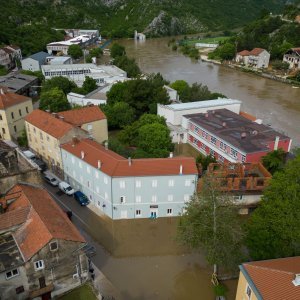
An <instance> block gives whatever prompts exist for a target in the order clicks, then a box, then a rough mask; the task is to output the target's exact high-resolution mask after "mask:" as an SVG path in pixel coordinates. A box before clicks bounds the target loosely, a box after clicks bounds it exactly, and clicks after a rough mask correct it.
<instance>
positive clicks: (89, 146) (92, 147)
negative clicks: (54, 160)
mask: <svg viewBox="0 0 300 300" xmlns="http://www.w3.org/2000/svg"><path fill="white" fill-rule="evenodd" d="M62 148H63V149H64V150H66V151H67V152H69V153H71V154H73V155H74V156H76V157H78V158H81V155H82V153H84V158H83V161H85V162H86V163H88V164H90V165H91V166H93V167H94V168H98V160H100V162H101V167H100V169H101V171H102V172H104V173H106V174H107V175H110V176H112V177H125V176H167V175H177V174H178V175H179V174H180V166H182V174H184V175H192V174H198V171H197V168H196V163H195V159H194V158H192V157H174V158H148V159H132V160H129V159H126V158H124V157H122V156H120V155H118V154H117V153H115V152H113V151H111V150H106V149H105V147H104V146H102V145H100V144H98V143H96V142H94V141H92V140H89V139H83V140H81V141H77V142H75V143H74V142H73V141H72V142H70V143H67V144H64V145H63V146H62Z"/></svg>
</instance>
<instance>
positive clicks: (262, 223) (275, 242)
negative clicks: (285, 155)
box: [246, 155, 300, 260]
mask: <svg viewBox="0 0 300 300" xmlns="http://www.w3.org/2000/svg"><path fill="white" fill-rule="evenodd" d="M299 169H300V155H298V156H297V157H296V158H295V159H293V160H292V161H289V162H288V163H287V165H286V167H285V168H284V169H283V171H281V172H277V173H275V174H274V176H273V178H272V180H271V182H270V185H269V187H268V188H267V189H266V190H265V192H264V195H263V199H262V201H261V203H260V205H259V206H258V208H257V209H256V210H255V211H254V213H253V214H252V215H251V218H250V219H249V221H248V222H247V225H246V243H247V246H248V248H249V251H250V255H251V257H252V258H253V259H254V260H262V259H271V258H279V257H288V256H295V255H300V229H299V219H300V201H299V199H300V172H299Z"/></svg>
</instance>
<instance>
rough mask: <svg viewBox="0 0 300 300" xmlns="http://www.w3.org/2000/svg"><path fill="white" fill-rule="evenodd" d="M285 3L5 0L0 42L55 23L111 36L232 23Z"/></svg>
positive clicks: (215, 27)
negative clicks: (135, 31)
mask: <svg viewBox="0 0 300 300" xmlns="http://www.w3.org/2000/svg"><path fill="white" fill-rule="evenodd" d="M284 3H285V0H246V1H245V0H226V1H224V0H143V1H141V0H84V1H79V0H9V1H4V0H3V1H1V16H2V18H1V22H0V43H8V42H16V43H19V44H20V43H21V44H22V43H23V42H24V41H23V40H26V39H27V38H28V36H29V37H31V38H32V37H35V38H36V39H42V40H43V41H44V40H45V38H43V35H42V34H41V33H43V32H45V31H44V30H46V29H48V30H49V28H51V27H55V28H65V27H72V28H76V27H77V28H78V27H81V28H98V29H100V30H101V32H102V34H103V35H108V36H112V37H125V36H132V35H133V32H134V30H135V29H137V30H138V31H140V32H146V33H147V34H148V35H152V36H160V35H171V34H180V33H193V32H199V31H204V30H220V29H221V30H223V29H231V28H234V27H238V26H241V25H243V24H245V23H247V22H248V21H250V20H253V19H255V18H256V17H257V16H258V15H259V14H260V12H261V11H262V10H263V9H268V10H271V11H273V12H277V11H279V10H280V9H281V8H282V7H283V5H284ZM32 26H34V27H35V28H38V29H36V30H33V29H32V28H31V27H32ZM28 32H30V34H28ZM48 39H49V38H47V40H48ZM27 42H28V41H27ZM29 44H30V42H29ZM28 46H29V45H28Z"/></svg>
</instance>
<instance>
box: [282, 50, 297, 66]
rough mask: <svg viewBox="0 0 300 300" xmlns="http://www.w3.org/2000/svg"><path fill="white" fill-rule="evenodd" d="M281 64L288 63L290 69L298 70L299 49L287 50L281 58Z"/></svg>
mask: <svg viewBox="0 0 300 300" xmlns="http://www.w3.org/2000/svg"><path fill="white" fill-rule="evenodd" d="M283 62H286V63H288V64H289V68H290V69H300V47H299V48H292V49H290V50H288V51H287V52H286V53H285V54H284V56H283Z"/></svg>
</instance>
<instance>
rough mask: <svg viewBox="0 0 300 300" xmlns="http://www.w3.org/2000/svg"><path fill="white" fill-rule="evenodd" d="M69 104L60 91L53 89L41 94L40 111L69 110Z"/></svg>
mask: <svg viewBox="0 0 300 300" xmlns="http://www.w3.org/2000/svg"><path fill="white" fill-rule="evenodd" d="M70 108H71V107H70V103H69V102H68V100H67V97H66V95H65V94H64V92H63V91H62V90H60V89H59V88H57V87H55V88H53V89H51V90H48V91H46V92H42V93H41V97H40V109H42V110H47V109H50V111H51V112H60V111H64V110H68V109H70Z"/></svg>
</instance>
